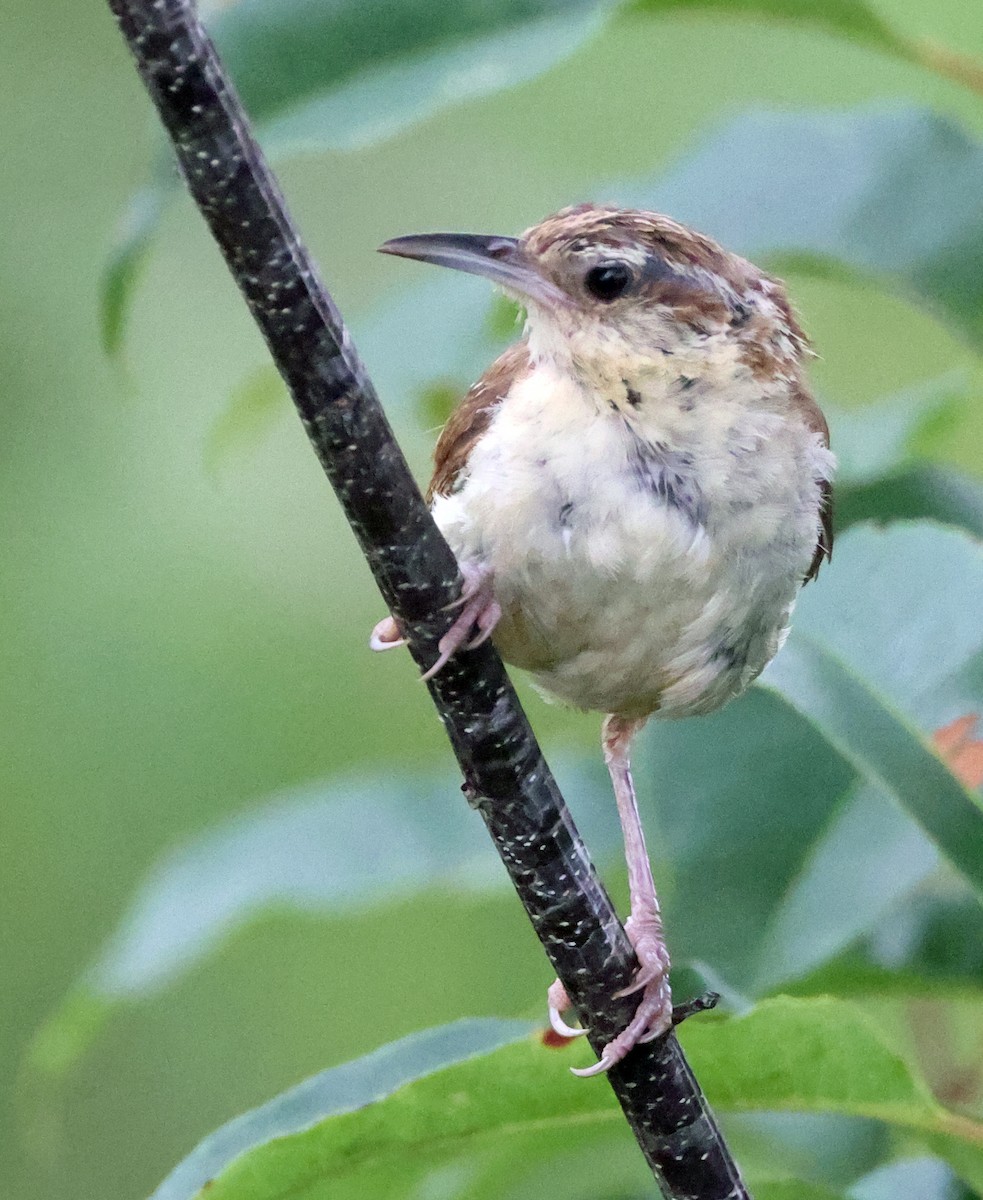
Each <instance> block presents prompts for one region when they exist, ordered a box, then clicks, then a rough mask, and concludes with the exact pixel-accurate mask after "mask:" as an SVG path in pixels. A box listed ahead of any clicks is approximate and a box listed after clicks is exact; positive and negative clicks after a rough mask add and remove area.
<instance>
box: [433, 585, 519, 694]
mask: <svg viewBox="0 0 983 1200" xmlns="http://www.w3.org/2000/svg"><path fill="white" fill-rule="evenodd" d="M461 575H462V576H463V577H464V586H463V587H462V588H461V594H460V596H458V598H457V599H456V600H455V601H454V603H453V604H451V605H449V607H450V608H452V609H453V608H459V609H460V610H461V611H460V612H459V613H458V615H457V618H456V619H455V621H454V624H453V625H452V626H451V627H450V629H448V630H447V632H446V633H445V634H444V636H443V637H442V638H441V639H440V641H439V642H438V643H437V651H438V658H437V661H436V662H435V663H434V664H433V666H432V667H431V668H430V670H429V671H427V672H426V674H425V675H423V676H422V678H423V679H432V678H433V677H434V675H436V674H437V672H438V671H439V670H440V669H441V667H443V666H444V665H445V664H446V663H447V661H448V659H450V658H451V656H452V655H454V654H456V653H457V652H458V650H475V649H476V648H477V647H478V646H480V645H481V644H482V642H486V641H487V640H488V639H489V638H490V637H491V635H492V633H493V632H494V630H495V626H496V625H497V624H498V622H499V621H500V620H501V619H502V609H501V607H500V606H499V603H498V601H497V600H496V599H495V593H494V591H493V590H492V573H491V571H490V570H489V569H488V568H487V567H481V566H476V565H475V564H473V563H464V564H462V566H461ZM475 629H477V633H475V632H474V630H475Z"/></svg>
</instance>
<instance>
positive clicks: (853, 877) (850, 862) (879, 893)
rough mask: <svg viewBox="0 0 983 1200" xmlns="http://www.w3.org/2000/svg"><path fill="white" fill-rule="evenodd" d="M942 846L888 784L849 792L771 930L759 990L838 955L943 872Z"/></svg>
mask: <svg viewBox="0 0 983 1200" xmlns="http://www.w3.org/2000/svg"><path fill="white" fill-rule="evenodd" d="M938 863H939V855H938V852H937V851H936V850H935V847H934V846H933V845H932V843H931V842H929V841H928V839H927V838H925V837H924V835H923V834H922V833H921V831H920V830H919V828H918V827H917V826H916V825H914V824H913V822H912V821H911V820H909V819H908V818H907V817H906V816H905V814H904V813H903V812H901V811H900V810H899V809H898V808H896V807H895V806H894V805H892V804H891V803H890V802H889V799H888V797H887V796H886V795H885V792H884V790H883V789H882V788H878V787H876V786H875V785H873V784H868V785H866V786H861V787H860V788H858V789H857V790H856V791H855V792H852V793H850V794H849V795H848V796H847V797H845V799H844V801H843V802H842V804H841V805H840V806H839V808H838V811H837V812H836V814H835V815H834V818H833V820H832V822H831V823H830V825H829V826H828V827H827V828H826V829H825V830H824V831H823V833H822V835H821V837H820V838H819V839H818V840H817V841H816V843H815V844H814V845H813V846H812V847H810V848H809V850H808V853H807V855H806V858H805V862H804V863H803V865H802V868H801V869H800V871H799V873H798V874H797V875H796V876H794V877H793V878H792V880H791V883H790V884H789V886H788V888H787V890H786V891H785V894H784V895H783V896H782V897H781V899H780V901H779V903H778V904H777V905H776V906H775V909H774V911H773V912H772V913H771V914H770V917H769V920H768V922H767V924H766V926H765V928H764V931H763V934H762V937H761V939H760V945H759V948H758V956H757V973H756V977H755V981H754V988H755V991H758V992H761V991H768V990H769V989H771V988H774V987H775V986H776V985H778V984H780V983H784V982H785V981H787V980H790V979H797V978H799V977H800V976H802V975H805V974H807V973H808V972H809V971H811V970H813V969H814V968H816V967H817V966H819V965H820V964H822V963H824V962H827V961H828V960H829V959H831V958H834V957H835V956H836V955H838V954H839V953H840V952H841V951H842V950H843V949H844V947H846V946H849V945H851V944H852V943H853V942H855V941H857V940H858V939H859V938H860V937H861V936H862V935H863V934H865V933H867V932H869V931H870V930H871V929H872V928H874V926H875V925H876V923H877V922H878V921H879V920H880V919H881V918H882V917H883V916H885V915H886V914H887V913H889V912H891V910H892V909H893V908H894V907H895V906H896V905H897V904H898V902H899V900H901V899H903V898H904V897H906V896H910V895H912V894H913V893H914V892H915V890H916V889H917V888H918V887H919V885H920V884H922V883H923V882H924V881H925V880H926V879H928V878H929V877H930V876H931V875H932V874H933V872H934V871H935V870H936V868H937V866H938Z"/></svg>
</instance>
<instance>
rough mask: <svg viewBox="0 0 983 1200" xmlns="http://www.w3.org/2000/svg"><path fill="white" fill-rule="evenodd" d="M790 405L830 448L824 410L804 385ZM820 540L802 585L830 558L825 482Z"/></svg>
mask: <svg viewBox="0 0 983 1200" xmlns="http://www.w3.org/2000/svg"><path fill="white" fill-rule="evenodd" d="M792 404H793V406H794V408H795V410H796V411H797V412H798V414H799V416H800V417H801V418H802V420H803V421H804V422H805V424H806V426H807V427H808V428H809V429H811V430H812V432H813V433H818V434H819V436H820V438H821V439H822V443H823V445H824V446H826V447H827V449H828V448H829V426H828V425H827V424H826V418H825V417H824V416H823V411H822V409H821V408H820V407H819V405H818V404H817V403H816V401H815V400H814V399H813V398H812V395H811V394H810V392H809V391H808V389H807V388H806V386H805V385H804V384H800V385H799V387H798V388H797V389H796V390H795V391H794V392H793V393H792ZM819 497H820V499H819V537H818V539H817V541H816V552H815V554H814V555H813V556H812V562H811V563H810V564H809V570H808V571H807V572H806V577H805V579H803V581H802V583H803V585H805V584H807V583H808V582H809V580H810V579H815V578H816V576H817V575H818V574H819V568H820V567H821V566H822V562H823V559H824V558H825V559H827V560H828V559H830V558H832V557H833V485H832V484H831V483H830V481H829V480H828V479H824V480H823V481H822V482H821V483H820V485H819Z"/></svg>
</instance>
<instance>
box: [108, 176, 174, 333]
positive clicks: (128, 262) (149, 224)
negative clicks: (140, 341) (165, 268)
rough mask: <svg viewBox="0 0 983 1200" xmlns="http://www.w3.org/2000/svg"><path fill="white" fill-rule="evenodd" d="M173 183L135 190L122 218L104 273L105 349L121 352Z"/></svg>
mask: <svg viewBox="0 0 983 1200" xmlns="http://www.w3.org/2000/svg"><path fill="white" fill-rule="evenodd" d="M169 191H170V185H169V184H168V183H163V182H155V183H149V184H147V186H146V187H142V188H140V189H139V191H137V192H135V193H134V195H133V196H132V197H131V199H130V203H129V205H128V207H127V210H126V213H125V215H124V216H123V218H122V220H121V221H120V225H119V230H118V232H117V235H116V241H115V243H114V245H113V248H112V250H111V251H110V255H109V262H108V263H107V265H106V269H105V272H104V273H103V277H102V285H101V297H100V331H101V334H102V345H103V349H104V350H105V351H106V353H107V354H111V355H115V354H118V353H119V351H120V349H121V348H122V344H123V328H124V325H125V322H126V312H127V309H128V308H129V305H130V301H131V300H132V297H133V293H134V291H135V290H136V286H137V283H138V282H139V280H140V274H141V272H142V270H143V267H144V264H145V262H146V258H147V251H148V250H149V248H150V242H151V240H152V238H153V235H154V233H155V231H156V229H157V225H158V224H159V222H160V218H161V214H162V213H163V211H164V206H165V204H166V203H167V198H168V193H169Z"/></svg>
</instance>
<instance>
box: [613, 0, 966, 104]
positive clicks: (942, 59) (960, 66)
mask: <svg viewBox="0 0 983 1200" xmlns="http://www.w3.org/2000/svg"><path fill="white" fill-rule="evenodd" d="M629 11H633V12H642V13H650V14H652V15H653V16H658V15H660V14H662V13H667V12H680V11H682V12H700V11H708V12H719V13H721V14H723V15H726V16H729V17H750V18H758V19H768V20H776V21H787V22H789V23H791V24H795V25H805V26H811V27H812V28H814V29H820V30H822V31H823V32H824V33H830V34H834V35H839V36H841V37H846V38H848V39H849V40H850V41H852V42H856V43H859V44H860V45H862V46H868V47H870V49H872V50H880V51H882V52H883V53H886V54H892V55H894V56H895V57H897V58H901V59H903V60H904V61H906V62H912V63H917V64H918V65H919V66H922V67H925V68H927V69H928V70H929V71H934V72H936V73H937V74H939V75H942V76H943V77H944V78H946V79H949V80H951V81H952V82H953V83H958V84H959V85H960V87H965V88H967V89H968V90H969V91H971V92H976V93H978V94H983V63H981V62H980V61H979V60H978V59H975V58H973V57H971V56H970V55H968V54H963V53H961V52H960V51H956V50H950V49H949V47H947V46H941V45H939V44H938V43H936V42H934V41H931V40H930V39H928V38H913V37H908V36H907V35H905V34H904V33H902V32H901V30H899V29H895V28H894V27H893V26H891V25H889V24H888V22H887V21H885V20H884V18H883V17H882V16H881V15H880V14H879V13H878V12H877V11H876V10H875V9H874V8H872V7H870V6H869V5H866V4H863V3H861V2H860V0H632V3H631V5H630V8H629Z"/></svg>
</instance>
